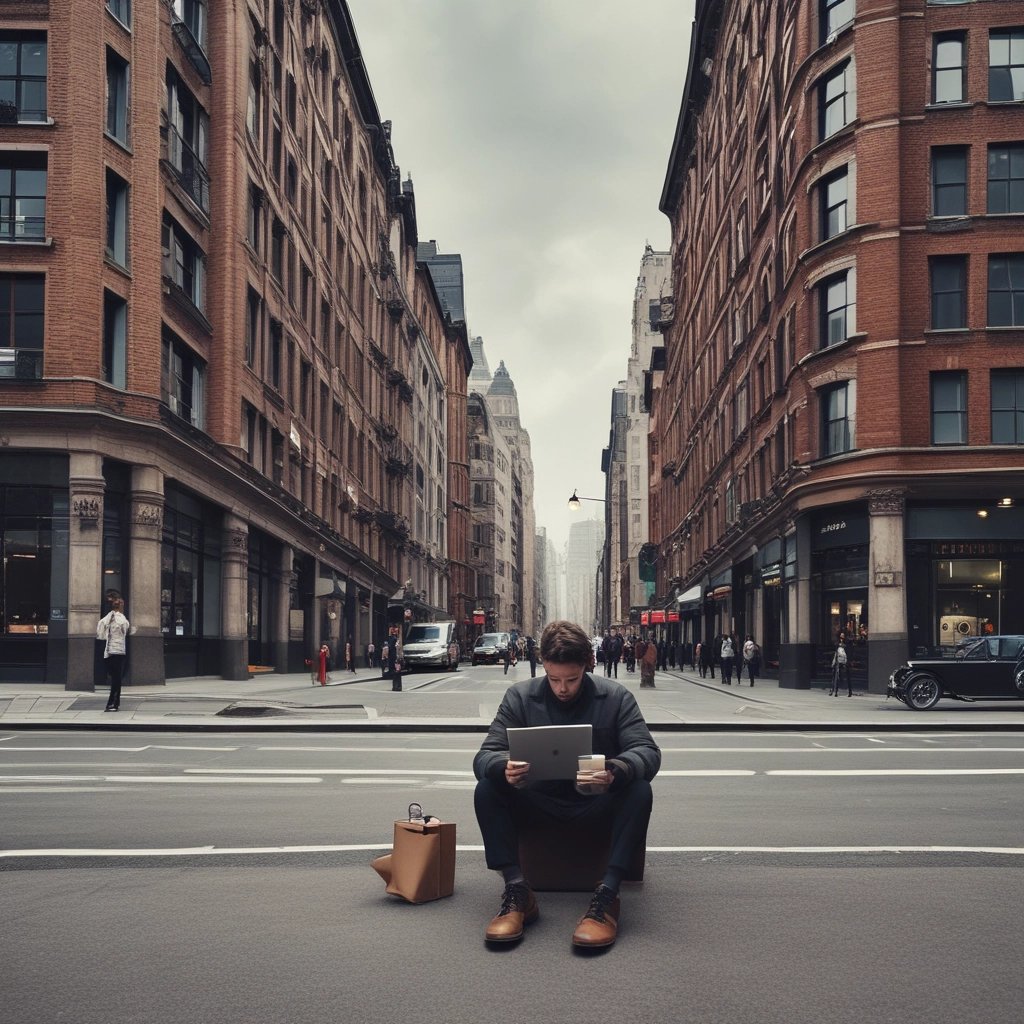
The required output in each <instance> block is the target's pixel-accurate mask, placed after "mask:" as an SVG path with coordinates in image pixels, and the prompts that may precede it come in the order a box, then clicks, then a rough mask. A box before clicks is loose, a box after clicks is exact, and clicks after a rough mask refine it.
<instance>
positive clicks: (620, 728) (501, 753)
mask: <svg viewBox="0 0 1024 1024" xmlns="http://www.w3.org/2000/svg"><path fill="white" fill-rule="evenodd" d="M588 723H589V724H590V725H591V726H593V739H592V741H591V747H592V751H591V752H592V753H594V754H604V755H605V757H606V758H607V759H608V760H609V761H614V762H616V763H615V764H614V765H612V767H613V770H614V771H615V775H616V780H615V781H616V784H618V783H619V776H620V775H621V776H622V777H623V780H624V781H625V780H631V779H647V780H650V779H653V778H654V776H655V775H656V774H657V772H658V768H659V767H661V750H660V748H659V747H658V745H657V743H655V742H654V737H653V736H651V731H650V729H648V728H647V723H646V722H645V721H644V717H643V715H642V714H641V713H640V708H639V707H638V706H637V703H636V698H635V697H634V696H633V694H632V693H630V692H629V690H627V689H626V687H624V686H622V685H620V684H619V683H617V682H615V681H614V680H612V679H602V678H600V677H594V676H591V675H589V674H586V675H584V676H583V682H582V684H581V686H580V692H579V694H578V695H577V697H576V699H575V700H573V701H572V702H571V703H569V704H562V703H561V702H560V701H559V700H558V698H557V697H556V696H555V695H554V694H553V693H552V692H551V685H550V684H549V683H548V678H547V676H541V677H539V678H537V679H524V680H523V681H522V682H519V683H516V684H515V685H514V686H510V687H509V688H508V690H507V691H506V692H505V697H504V699H503V700H502V702H501V706H500V707H499V708H498V713H497V714H496V715H495V717H494V721H493V722H492V723H491V728H490V731H489V732H488V733H487V738H486V739H485V740H484V742H483V745H482V746H481V747H480V750H479V751H478V753H477V755H476V757H475V758H474V759H473V771H474V772H475V774H476V777H477V778H478V779H484V778H488V779H492V780H498V779H500V778H502V777H503V776H504V773H505V764H506V763H507V761H508V733H507V732H506V729H508V728H509V727H510V726H511V727H514V728H518V727H521V726H535V725H586V724H588ZM620 766H621V767H620ZM537 785H538V786H544V787H546V786H547V785H548V784H547V783H537ZM555 785H556V786H561V785H562V784H560V783H556V784H555ZM569 785H570V788H571V785H572V784H571V783H570V784H569Z"/></svg>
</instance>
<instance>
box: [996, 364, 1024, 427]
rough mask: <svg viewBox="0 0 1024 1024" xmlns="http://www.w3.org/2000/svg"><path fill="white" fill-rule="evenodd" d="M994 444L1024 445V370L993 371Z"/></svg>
mask: <svg viewBox="0 0 1024 1024" xmlns="http://www.w3.org/2000/svg"><path fill="white" fill-rule="evenodd" d="M989 386H990V389H991V410H992V443H993V444H1024V370H993V371H992V376H991V378H990V385H989Z"/></svg>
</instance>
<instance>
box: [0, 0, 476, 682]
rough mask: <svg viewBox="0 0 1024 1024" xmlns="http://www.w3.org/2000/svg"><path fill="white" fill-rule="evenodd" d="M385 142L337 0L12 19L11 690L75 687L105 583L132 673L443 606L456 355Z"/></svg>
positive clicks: (173, 669) (122, 7)
mask: <svg viewBox="0 0 1024 1024" xmlns="http://www.w3.org/2000/svg"><path fill="white" fill-rule="evenodd" d="M389 129H390V125H389V123H388V122H382V121H381V119H380V116H379V113H378V110H377V107H376V103H375V101H374V97H373V92H372V89H371V86H370V82H369V79H368V77H367V73H366V69H365V65H364V64H363V61H362V58H361V54H360V52H359V47H358V43H357V40H356V37H355V32H354V28H353V25H352V21H351V17H350V14H349V11H348V8H347V5H346V4H344V3H343V2H341V0H301V2H299V3H291V2H287V3H286V2H285V0H251V2H249V3H247V4H242V5H237V4H236V5H230V4H217V3H212V4H208V3H207V2H206V0H167V2H165V3H160V4H139V3H132V2H131V0H107V2H106V4H105V9H104V5H102V4H86V3H70V4H48V3H46V2H40V0H24V2H16V3H9V4H5V5H4V9H3V14H2V16H0V183H2V187H3V194H4V198H3V204H2V214H0V311H2V312H0V323H2V325H3V326H2V328H0V332H2V337H0V438H2V449H0V501H2V504H0V543H2V545H3V551H4V564H5V565H8V566H10V567H11V568H10V570H9V571H7V572H6V573H5V575H4V579H3V585H2V604H0V665H2V669H0V673H2V675H3V676H4V677H6V678H12V679H38V680H46V681H52V682H55V683H63V684H64V685H66V686H67V687H68V688H73V689H89V688H91V687H92V686H93V685H94V682H95V679H96V678H97V669H98V667H97V665H96V663H95V662H96V646H97V645H96V642H95V639H94V630H95V623H96V620H97V618H98V617H99V615H100V614H101V612H102V606H103V599H102V595H103V592H104V591H105V590H107V589H116V590H119V591H121V592H122V593H123V594H124V595H125V597H126V600H127V612H128V615H129V618H130V619H131V621H132V624H133V626H134V627H135V628H136V634H135V635H134V636H133V637H132V639H131V647H130V654H129V671H130V673H131V676H132V679H133V681H135V682H140V683H141V682H146V683H152V682H159V681H162V680H163V679H164V678H166V677H168V676H182V675H193V674H219V675H222V676H224V677H225V678H230V679H244V678H246V677H247V676H248V675H249V672H250V669H251V667H252V666H254V665H255V666H273V667H275V668H276V669H278V670H279V671H284V670H290V671H297V670H301V668H302V665H303V660H304V658H305V657H309V655H310V654H311V653H312V652H313V651H314V650H315V649H316V647H317V645H318V644H319V643H320V642H321V641H322V640H327V641H328V642H329V643H331V645H332V647H334V649H335V651H336V652H338V653H340V648H341V646H342V645H343V644H344V643H345V641H346V639H347V638H348V637H351V638H352V639H353V641H354V643H355V644H356V647H357V649H361V648H362V646H363V645H364V644H365V643H366V642H368V641H369V639H370V638H371V637H373V638H374V639H377V640H378V641H379V639H380V635H381V633H382V632H383V631H384V628H385V626H386V623H387V621H388V619H389V618H401V617H403V616H404V615H406V613H407V612H408V613H409V614H411V615H415V616H421V615H423V616H427V615H440V616H446V615H447V614H448V611H449V601H450V597H449V584H448V564H447V555H448V552H447V547H448V544H449V526H450V523H449V519H448V503H449V489H450V488H451V487H452V484H451V483H450V481H449V472H450V470H449V466H448V457H447V452H448V451H449V450H456V451H457V450H458V445H457V444H456V445H454V446H453V445H452V444H451V443H450V439H449V437H448V431H449V430H450V429H452V428H453V427H455V428H456V429H457V425H458V424H459V423H460V422H462V423H464V421H465V411H464V406H465V394H466V386H465V377H466V373H467V372H468V366H469V356H468V346H467V344H466V337H465V330H464V328H461V329H460V325H458V324H455V325H453V324H452V323H451V321H450V319H449V320H446V319H445V318H444V317H443V315H442V311H441V305H440V302H439V300H438V297H437V293H436V290H435V289H434V287H433V283H432V281H431V280H430V277H429V274H428V273H427V271H426V268H425V267H423V266H422V265H421V264H418V263H417V261H416V244H417V232H416V213H415V202H414V196H413V194H412V188H411V183H406V184H405V185H404V186H403V185H402V183H401V181H400V176H399V170H398V167H397V166H396V164H395V161H394V155H393V152H392V149H391V145H390V139H389ZM460 374H461V379H460ZM459 403H461V404H462V410H461V411H460V410H459V408H458V405H459ZM453 406H454V408H453ZM463 462H465V459H463ZM454 472H455V473H456V477H457V483H456V484H455V485H454V486H455V489H456V490H457V491H458V492H459V493H461V494H463V498H462V499H461V501H462V502H463V503H464V504H465V503H467V502H466V498H465V492H466V491H468V481H467V480H466V479H464V478H465V477H466V475H467V474H466V471H465V469H464V468H463V469H462V470H458V471H454ZM459 474H461V475H459ZM389 599H392V600H390V601H389Z"/></svg>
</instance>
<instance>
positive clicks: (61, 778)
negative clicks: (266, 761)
mask: <svg viewBox="0 0 1024 1024" xmlns="http://www.w3.org/2000/svg"><path fill="white" fill-rule="evenodd" d="M7 782H131V783H139V782H143V783H149V782H159V783H172V784H173V783H179V784H180V783H188V784H192V783H194V782H210V783H230V784H234V785H237V784H239V783H242V784H249V785H254V784H255V785H259V784H261V783H264V782H266V783H268V784H273V785H282V784H291V785H294V784H299V783H316V782H323V779H318V778H305V777H303V778H280V777H277V778H270V777H261V778H258V779H251V778H244V777H243V778H239V777H237V776H227V775H221V776H216V777H214V776H202V777H201V778H191V777H188V776H182V775H0V792H3V790H4V788H5V787H4V785H3V784H4V783H7Z"/></svg>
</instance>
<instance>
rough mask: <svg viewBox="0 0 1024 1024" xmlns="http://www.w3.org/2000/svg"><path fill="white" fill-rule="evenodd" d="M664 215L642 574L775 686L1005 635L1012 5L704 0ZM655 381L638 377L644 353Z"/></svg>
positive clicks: (1017, 580)
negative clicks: (841, 660)
mask: <svg viewBox="0 0 1024 1024" xmlns="http://www.w3.org/2000/svg"><path fill="white" fill-rule="evenodd" d="M691 46H692V48H691V54H690V65H689V71H688V74H687V80H686V85H685V91H684V96H683V102H682V108H681V111H680V115H679V120H678V124H677V128H676V133H675V138H674V141H673V145H672V150H671V156H670V160H669V167H668V172H667V176H666V180H665V187H664V191H663V193H662V198H661V209H662V211H663V212H664V213H665V214H666V215H667V216H668V217H669V218H670V220H671V223H672V261H673V267H672V282H673V296H674V301H673V303H672V304H671V306H670V308H667V309H666V310H664V311H663V314H662V319H663V321H664V328H663V329H664V333H665V349H666V351H665V354H664V359H665V363H664V372H663V377H662V379H661V380H660V383H659V385H658V386H657V387H654V388H653V389H652V392H651V395H650V401H651V406H652V409H651V415H652V437H651V453H652V456H651V486H652V492H653V494H652V506H651V508H652V511H651V517H652V535H653V537H654V538H655V539H657V540H658V543H659V578H658V593H659V595H660V597H661V599H662V601H663V602H664V605H665V606H666V607H672V606H677V607H679V608H680V609H681V611H682V612H683V615H682V618H683V622H682V624H681V625H682V635H683V638H684V639H694V638H701V637H703V638H705V639H707V638H710V637H712V636H715V635H717V634H719V633H720V632H722V631H725V630H731V631H734V632H736V633H738V634H739V635H740V637H741V639H742V636H743V635H744V634H746V633H753V634H754V635H755V636H756V637H757V639H758V640H759V642H760V643H761V645H762V647H763V649H764V653H765V656H766V663H767V665H768V666H769V667H770V670H772V671H779V672H780V674H781V680H782V682H783V683H784V684H785V685H789V686H807V685H809V684H810V683H811V681H813V680H814V679H815V678H822V677H823V676H824V674H825V673H826V672H827V666H828V663H829V661H830V659H831V653H832V650H833V646H834V643H835V639H836V636H837V634H838V633H839V631H840V630H845V631H846V632H847V634H848V635H850V636H852V637H853V638H854V641H855V643H854V646H853V657H852V665H853V672H854V678H855V680H859V682H860V683H861V685H865V684H866V685H868V686H869V688H870V689H871V690H874V691H879V690H881V689H883V688H884V684H885V680H886V677H887V676H888V673H889V672H890V671H891V669H892V667H893V666H894V665H895V664H896V663H898V662H899V661H900V660H902V659H903V658H905V657H906V656H907V654H908V653H909V652H911V651H923V652H928V651H932V652H935V653H938V654H943V653H950V652H951V651H952V649H953V643H954V640H955V639H956V638H957V637H960V636H965V635H971V634H973V633H978V632H982V633H983V632H986V631H992V632H1024V543H1022V542H1024V509H1022V507H1021V506H1022V503H1024V493H1022V488H1021V482H1022V469H1024V452H1022V449H1021V445H1022V444H1024V357H1022V355H1021V351H1022V350H1021V348H1020V347H1019V346H1020V345H1021V343H1024V241H1022V238H1024V236H1022V233H1021V224H1022V214H1024V56H1022V55H1024V18H1022V17H1021V16H1020V9H1019V7H1018V6H1014V5H1006V4H996V3H975V4H949V3H925V2H923V0H902V2H900V3H899V4H897V5H896V6H895V7H893V5H891V4H889V5H885V4H881V3H878V2H873V0H856V2H855V0H819V2H818V3H807V4H783V3H779V4H767V3H757V2H751V3H740V2H736V3H722V2H714V0H712V2H704V0H699V2H698V3H697V10H696V20H695V23H694V28H693V35H692V43H691ZM652 376H658V375H652Z"/></svg>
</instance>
